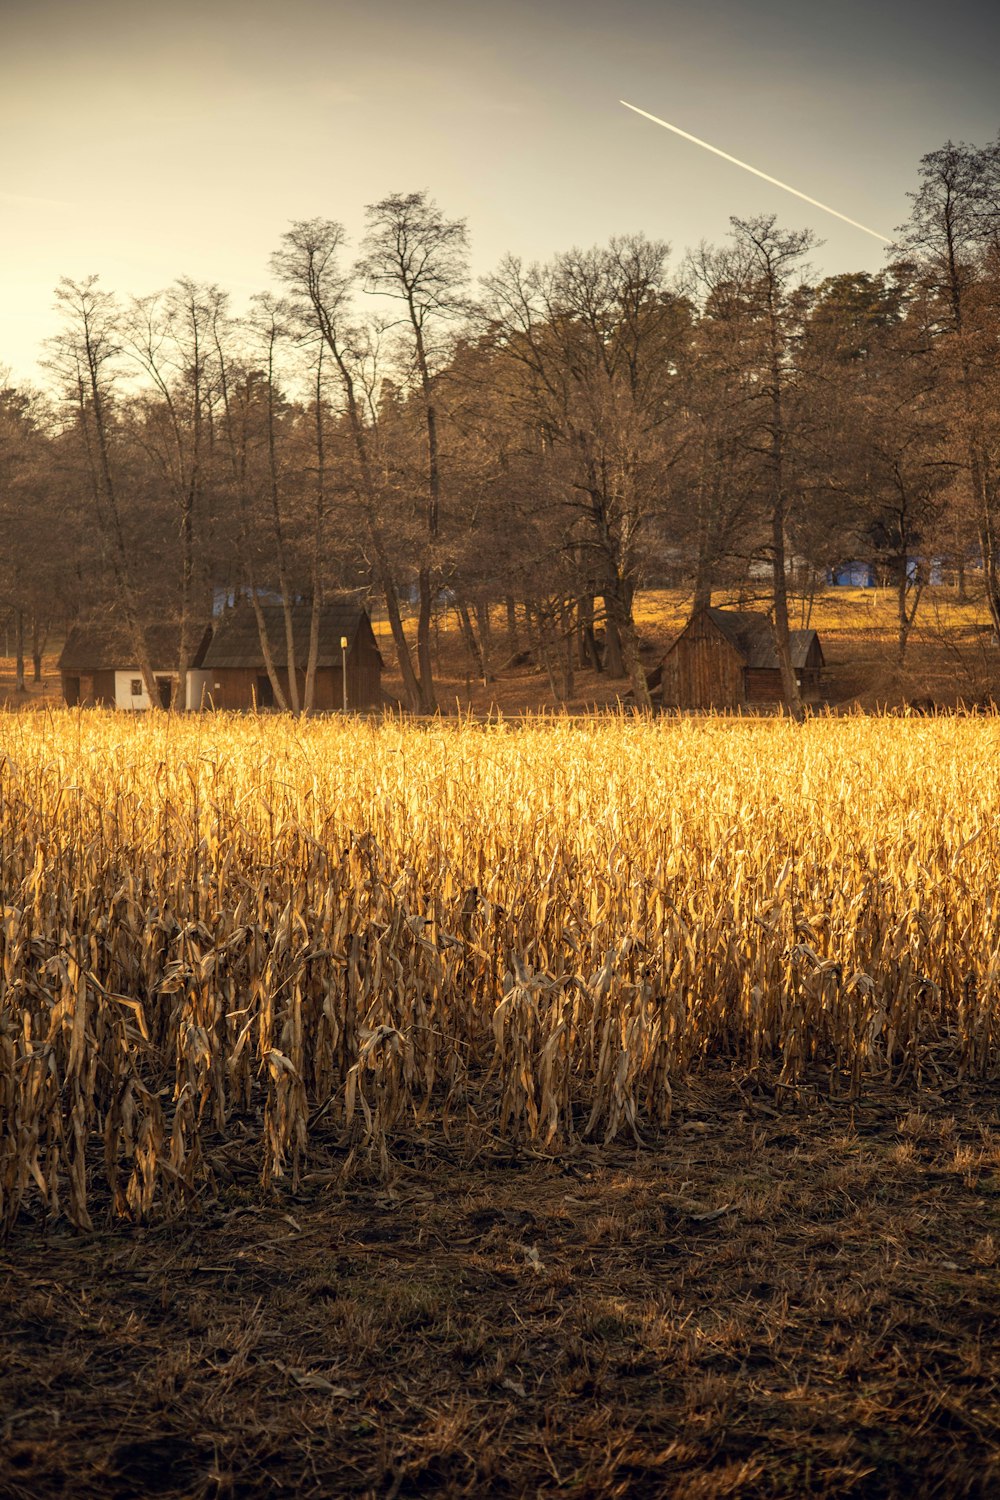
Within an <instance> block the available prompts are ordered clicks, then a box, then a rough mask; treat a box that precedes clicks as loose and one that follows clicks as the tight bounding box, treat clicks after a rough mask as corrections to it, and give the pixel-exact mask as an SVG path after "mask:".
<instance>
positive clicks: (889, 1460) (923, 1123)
mask: <svg viewBox="0 0 1000 1500" xmlns="http://www.w3.org/2000/svg"><path fill="white" fill-rule="evenodd" d="M677 1103H678V1110H677V1114H676V1116H675V1120H674V1122H673V1123H672V1125H671V1128H670V1130H669V1132H668V1133H667V1134H665V1136H664V1137H663V1139H662V1140H660V1141H657V1142H653V1143H646V1145H645V1146H644V1148H642V1149H639V1148H638V1147H637V1146H636V1145H635V1144H634V1143H632V1144H629V1145H621V1144H619V1145H614V1146H611V1147H608V1148H598V1147H591V1146H583V1145H581V1146H576V1147H573V1148H571V1149H569V1150H565V1151H563V1152H561V1153H560V1154H559V1155H558V1156H555V1157H551V1158H549V1157H546V1156H540V1155H533V1154H526V1153H524V1152H522V1151H518V1150H515V1149H512V1148H511V1147H510V1146H509V1145H506V1144H504V1143H503V1142H501V1141H498V1140H497V1139H495V1138H492V1137H490V1138H485V1139H483V1141H482V1142H481V1144H480V1146H479V1147H478V1149H477V1151H476V1152H474V1153H473V1155H472V1157H471V1158H470V1155H469V1146H468V1142H466V1143H464V1144H463V1145H460V1144H459V1143H457V1142H454V1141H452V1142H449V1141H448V1140H446V1139H444V1138H443V1137H442V1135H441V1133H440V1131H439V1130H432V1129H430V1128H428V1129H427V1131H426V1133H417V1132H414V1133H411V1134H409V1135H406V1136H404V1137H403V1138H402V1139H400V1140H399V1141H398V1142H397V1143H396V1148H395V1157H394V1161H393V1166H392V1172H391V1175H390V1177H389V1179H388V1180H387V1181H377V1180H376V1179H375V1178H374V1177H366V1176H365V1175H364V1174H362V1176H361V1177H358V1176H355V1177H354V1178H353V1179H352V1180H351V1181H347V1182H345V1181H344V1180H343V1177H342V1167H343V1162H342V1160H341V1159H340V1158H338V1157H337V1156H336V1154H335V1153H334V1151H333V1149H332V1147H330V1146H324V1144H323V1142H322V1137H321V1135H320V1137H318V1141H317V1146H316V1149H315V1151H314V1152H313V1155H312V1158H311V1162H310V1169H309V1171H308V1174H307V1176H306V1178H305V1180H304V1181H303V1183H302V1184H301V1187H300V1188H299V1189H298V1190H297V1191H295V1192H293V1191H292V1190H291V1189H290V1188H288V1189H285V1190H283V1191H281V1192H280V1193H278V1194H270V1195H265V1194H264V1193H263V1192H262V1190H261V1189H260V1187H259V1186H258V1185H257V1182H256V1163H255V1159H254V1148H253V1139H252V1135H249V1134H248V1139H247V1143H246V1146H245V1147H244V1148H240V1147H239V1146H238V1145H237V1147H236V1149H235V1150H234V1148H233V1146H232V1145H230V1146H229V1147H227V1148H226V1149H225V1151H222V1152H220V1153H219V1155H218V1157H217V1159H216V1162H215V1168H216V1175H217V1181H218V1186H217V1192H216V1194H215V1195H213V1196H212V1197H211V1198H210V1199H208V1198H207V1199H206V1200H205V1201H203V1202H202V1203H201V1204H200V1205H198V1206H197V1207H196V1209H195V1211H193V1212H192V1213H191V1214H189V1215H187V1216H185V1217H184V1218H182V1219H179V1220H177V1221H175V1222H173V1223H168V1224H159V1225H152V1226H149V1227H139V1226H130V1225H126V1224H118V1225H111V1224H107V1225H106V1226H105V1227H103V1228H102V1229H101V1230H100V1231H99V1232H97V1233H95V1234H94V1235H92V1236H80V1235H75V1234H73V1233H71V1232H70V1231H67V1230H65V1229H62V1228H58V1229H52V1230H50V1232H48V1233H46V1232H45V1227H44V1226H43V1225H41V1224H40V1223H38V1222H31V1221H27V1220H25V1221H22V1222H21V1223H20V1224H19V1225H18V1226H17V1227H16V1229H15V1231H14V1234H13V1235H12V1237H11V1239H10V1240H9V1242H8V1243H7V1244H6V1246H5V1247H3V1248H2V1249H0V1299H2V1325H0V1327H2V1332H0V1353H2V1358H0V1427H2V1440H0V1494H2V1495H3V1496H4V1497H11V1500H47V1497H49V1496H57V1495H58V1496H73V1497H76V1496H85V1497H91V1496H93V1497H96V1500H101V1497H121V1500H126V1497H132V1496H136V1495H147V1494H148V1495H159V1496H164V1497H179V1496H185V1497H202V1496H204V1497H209V1496H211V1497H216V1496H218V1497H233V1500H236V1497H245V1500H250V1497H258V1496H260V1497H264V1496H271V1495H278V1496H280V1495H288V1496H295V1497H311V1496H317V1497H318V1496H328V1495H357V1496H366V1495H367V1496H390V1497H395V1496H414V1495H427V1496H430V1495H442V1496H481V1495H497V1496H529V1495H530V1496H537V1495H565V1496H576V1497H580V1496H633V1495H637V1496H645V1495H650V1496H660V1495H663V1496H674V1497H680V1500H715V1497H723V1496H787V1497H799V1496H819V1495H825V1496H845V1495H847V1496H885V1497H890V1496H893V1497H904V1496H940V1497H942V1500H946V1497H947V1500H953V1497H956V1496H984V1497H985V1496H995V1495H997V1494H1000V1269H998V1267H1000V1090H996V1089H993V1090H988V1089H984V1088H982V1087H976V1088H973V1087H971V1086H964V1085H963V1086H959V1087H953V1088H947V1087H942V1088H941V1089H939V1090H928V1089H924V1090H922V1091H919V1092H915V1091H912V1090H909V1091H899V1092H897V1091H895V1090H893V1089H890V1088H888V1087H886V1088H882V1089H880V1090H875V1091H873V1092H871V1093H870V1094H869V1096H868V1097H867V1098H866V1100H864V1101H863V1102H862V1103H861V1104H859V1105H857V1106H852V1105H850V1104H849V1103H848V1102H847V1101H846V1100H845V1101H837V1100H834V1101H830V1100H828V1099H824V1098H823V1096H822V1094H821V1093H820V1092H818V1091H817V1092H815V1093H813V1092H812V1091H810V1090H809V1089H804V1090H800V1091H799V1092H798V1093H797V1094H796V1095H795V1096H791V1095H789V1094H788V1093H787V1092H786V1093H784V1094H782V1095H780V1096H776V1095H775V1094H774V1092H773V1091H771V1090H769V1089H766V1088H763V1087H762V1086H761V1085H760V1084H759V1082H758V1083H753V1084H752V1083H751V1082H750V1081H749V1080H743V1081H742V1082H741V1081H740V1080H739V1079H737V1078H735V1077H734V1076H733V1074H732V1073H731V1071H730V1070H728V1069H727V1068H725V1067H723V1066H721V1065H720V1066H718V1067H717V1068H713V1069H709V1070H708V1071H706V1072H704V1073H702V1074H701V1075H699V1076H698V1077H697V1078H696V1079H695V1080H694V1081H693V1082H692V1083H691V1084H689V1085H687V1086H685V1088H684V1089H682V1090H680V1089H679V1090H678V1093H677Z"/></svg>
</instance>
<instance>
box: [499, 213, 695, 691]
mask: <svg viewBox="0 0 1000 1500" xmlns="http://www.w3.org/2000/svg"><path fill="white" fill-rule="evenodd" d="M666 254H667V247H666V245H664V244H661V243H660V242H658V241H649V240H646V239H645V238H644V237H642V236H641V235H637V236H630V237H626V238H623V239H613V240H612V241H611V242H610V244H609V245H608V246H607V247H606V248H604V249H595V250H590V251H586V252H581V251H572V252H570V253H569V254H567V255H562V256H558V257H557V258H556V259H555V261H553V262H552V264H551V265H549V266H545V267H538V266H532V267H530V268H527V269H526V268H525V267H524V266H523V265H522V264H521V262H520V261H518V260H516V259H513V258H508V259H507V260H505V261H504V262H503V263H502V265H501V267H500V269H499V271H498V272H497V273H496V274H495V275H494V276H492V277H490V278H489V279H488V280H487V282H486V283H485V285H486V291H487V316H488V318H489V322H490V327H491V329H492V333H493V336H494V339H495V341H496V346H497V349H498V351H499V352H500V353H501V354H502V355H503V356H504V357H505V358H507V359H509V360H512V361H514V362H516V364H517V365H518V366H519V368H520V370H521V372H522V381H521V385H520V394H519V399H520V401H521V404H522V410H523V417H524V421H525V423H526V424H531V425H532V426H533V427H534V430H535V432H536V433H537V437H538V442H539V443H540V445H541V446H542V447H544V448H545V449H546V450H547V454H548V459H549V463H550V467H551V468H552V469H553V470H554V471H555V472H556V473H557V474H558V476H559V481H560V482H559V491H560V502H559V503H560V505H561V506H562V507H563V508H565V509H566V510H568V511H570V512H572V514H573V516H574V518H575V524H574V526H573V528H572V530H571V534H570V536H569V537H567V539H566V545H568V546H571V547H572V548H573V549H574V550H575V551H576V553H577V556H578V557H579V559H580V561H581V564H582V567H583V577H582V578H581V585H582V587H581V593H582V594H584V595H587V594H595V593H596V594H600V595H601V596H602V597H603V599H604V603H605V618H606V626H607V637H608V652H609V660H608V665H609V670H611V671H612V672H613V673H615V674H616V675H625V674H627V675H628V677H629V678H630V680H631V685H632V690H633V692H634V694H635V698H636V701H637V702H638V703H639V704H640V705H642V706H643V707H646V708H647V709H648V708H650V707H651V701H650V696H649V690H648V687H647V685H646V674H645V671H644V668H643V665H642V661H641V657H640V653H639V642H638V637H637V634H636V630H635V623H634V619H633V614H632V604H633V598H634V594H635V588H636V585H637V582H638V580H639V576H640V568H641V565H642V562H643V559H644V555H645V547H644V541H645V537H646V533H647V532H648V529H649V521H650V518H651V516H652V515H653V514H655V513H656V511H657V509H658V507H659V506H660V505H661V504H662V496H663V490H664V486H665V479H666V475H667V474H668V473H669V472H670V470H671V468H672V467H673V465H674V463H675V462H676V460H677V457H678V453H679V443H680V442H681V441H682V439H681V438H679V432H678V429H677V428H676V427H675V425H674V419H675V417H676V416H677V412H678V399H677V398H678V396H679V393H680V383H679V382H678V380H677V370H678V359H679V358H680V355H681V345H682V343H683V337H684V332H685V329H686V327H687V323H688V316H687V308H686V305H685V304H684V303H683V302H682V301H681V300H680V299H678V298H677V297H676V296H675V295H673V294H672V293H671V292H670V291H669V290H668V288H667V287H666V285H665V281H664V263H665V260H666ZM515 399H517V398H515ZM618 653H620V662H619V661H616V660H615V656H617V655H618Z"/></svg>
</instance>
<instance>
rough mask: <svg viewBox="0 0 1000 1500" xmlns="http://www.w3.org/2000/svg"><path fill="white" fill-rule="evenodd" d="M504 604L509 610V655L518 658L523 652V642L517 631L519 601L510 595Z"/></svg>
mask: <svg viewBox="0 0 1000 1500" xmlns="http://www.w3.org/2000/svg"><path fill="white" fill-rule="evenodd" d="M504 603H505V605H506V608H507V655H508V656H517V655H518V653H519V651H520V650H521V641H520V637H519V635H518V630H517V601H516V600H515V598H514V596H513V594H508V595H507V598H506V599H505V600H504Z"/></svg>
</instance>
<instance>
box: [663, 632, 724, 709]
mask: <svg viewBox="0 0 1000 1500" xmlns="http://www.w3.org/2000/svg"><path fill="white" fill-rule="evenodd" d="M697 623H698V622H692V625H693V626H694V625H696V624H697ZM743 692H744V689H743V663H742V661H741V660H740V658H739V656H738V655H737V653H736V651H735V650H734V649H733V647H732V646H731V645H730V644H729V642H728V641H727V640H726V639H725V638H724V636H722V635H721V634H720V633H719V632H718V631H705V632H702V631H700V630H695V629H692V631H691V632H690V633H688V632H687V631H685V633H684V634H683V635H682V636H680V637H679V639H678V640H677V641H675V643H674V645H673V647H672V648H671V650H670V651H668V653H667V655H666V656H665V657H664V660H663V702H664V704H665V705H668V706H669V707H673V708H738V707H739V705H740V704H741V703H742V702H743V701H744V696H743Z"/></svg>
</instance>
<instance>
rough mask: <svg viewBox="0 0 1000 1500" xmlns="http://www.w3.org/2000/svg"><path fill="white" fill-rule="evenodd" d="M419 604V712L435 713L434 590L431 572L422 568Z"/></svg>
mask: <svg viewBox="0 0 1000 1500" xmlns="http://www.w3.org/2000/svg"><path fill="white" fill-rule="evenodd" d="M418 586H419V589H420V604H419V608H418V613H417V668H418V670H419V672H420V712H421V713H422V714H434V713H437V699H436V698H435V696H434V663H433V662H432V660H431V615H432V612H433V605H434V590H433V587H432V585H431V570H430V568H428V567H422V568H421V569H420V572H419V574H418Z"/></svg>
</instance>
